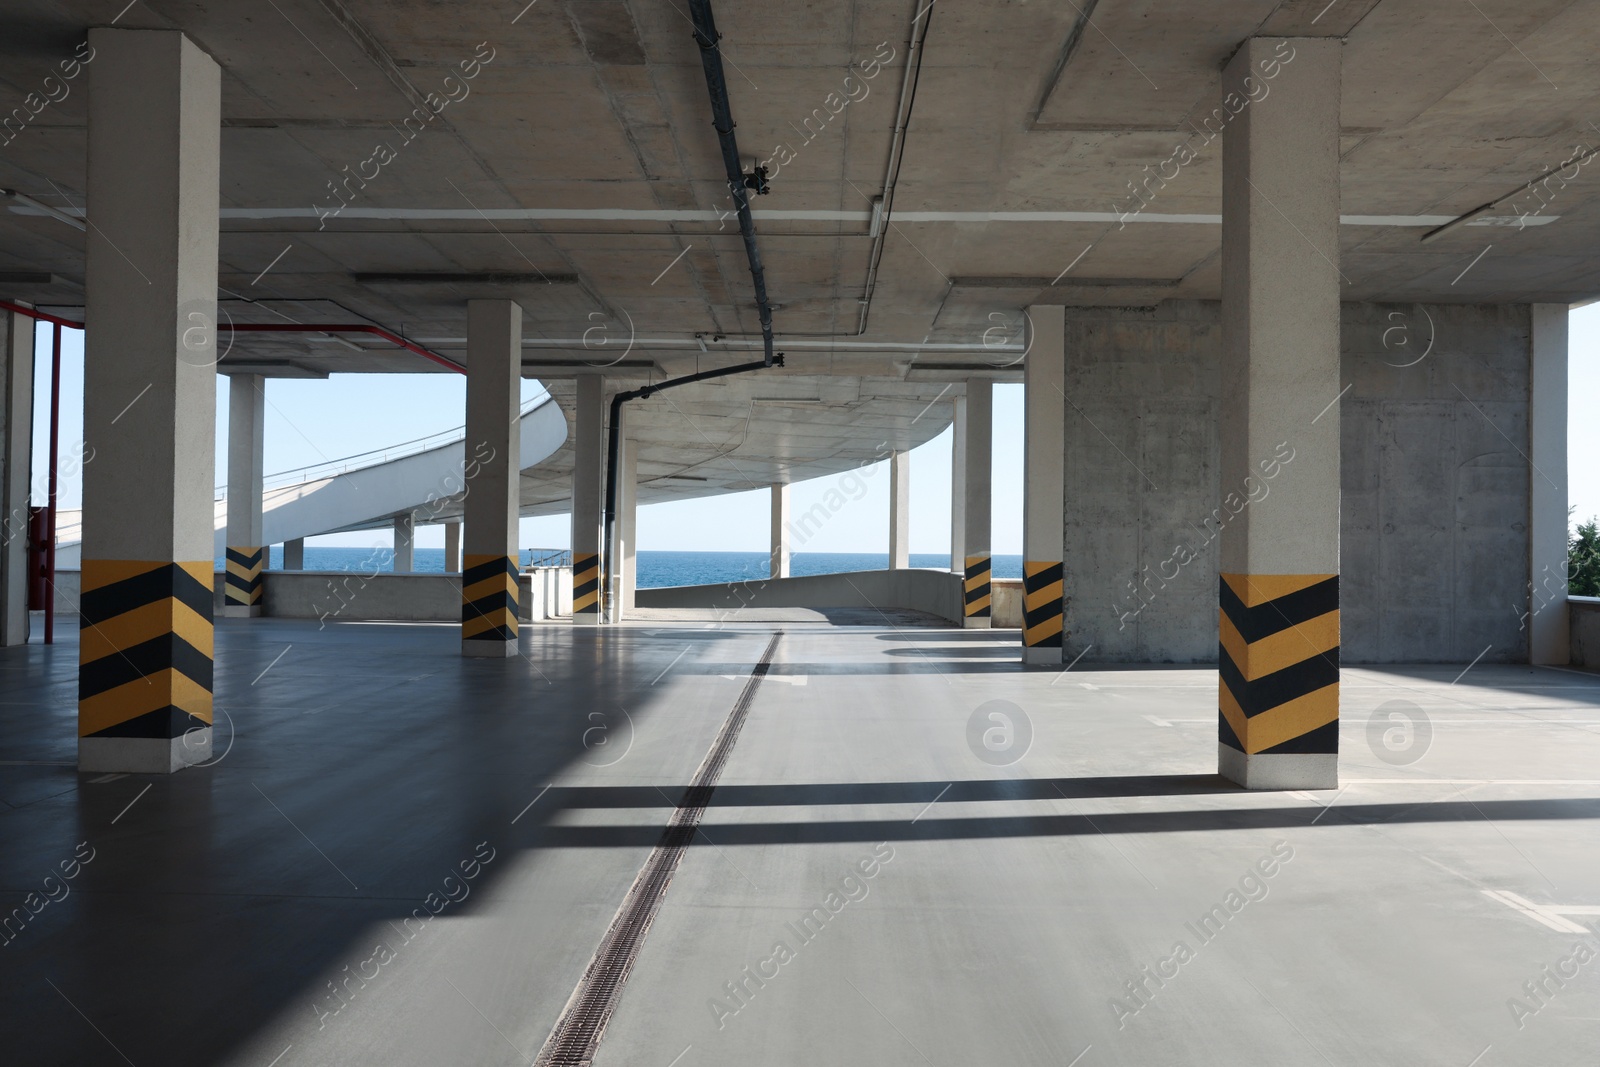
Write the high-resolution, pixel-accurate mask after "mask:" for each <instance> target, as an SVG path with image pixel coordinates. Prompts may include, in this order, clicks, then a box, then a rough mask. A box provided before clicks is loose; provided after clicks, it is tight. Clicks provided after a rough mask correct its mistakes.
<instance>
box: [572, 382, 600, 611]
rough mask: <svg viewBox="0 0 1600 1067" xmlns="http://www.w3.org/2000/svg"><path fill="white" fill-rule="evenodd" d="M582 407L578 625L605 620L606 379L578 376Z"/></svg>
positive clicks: (576, 471) (576, 421) (576, 473)
mask: <svg viewBox="0 0 1600 1067" xmlns="http://www.w3.org/2000/svg"><path fill="white" fill-rule="evenodd" d="M575 406H576V408H577V410H576V411H575V412H574V413H573V420H572V422H573V433H574V434H575V435H576V438H577V439H576V441H575V442H574V445H573V466H572V621H573V622H574V623H576V624H578V625H579V626H596V625H598V624H599V623H600V621H601V618H600V539H601V537H603V536H604V532H603V531H602V529H601V527H602V526H603V525H604V523H605V517H604V515H603V513H602V511H601V508H602V507H603V506H604V504H603V501H602V499H601V498H602V496H603V495H604V492H605V457H606V396H605V379H604V378H603V377H601V376H600V375H598V374H580V375H578V396H577V403H576V405H575Z"/></svg>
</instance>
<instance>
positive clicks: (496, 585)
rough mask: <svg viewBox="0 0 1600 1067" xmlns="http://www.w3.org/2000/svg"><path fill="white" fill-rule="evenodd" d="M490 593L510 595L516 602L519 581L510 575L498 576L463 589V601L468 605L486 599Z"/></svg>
mask: <svg viewBox="0 0 1600 1067" xmlns="http://www.w3.org/2000/svg"><path fill="white" fill-rule="evenodd" d="M490 593H510V594H511V597H512V599H513V600H515V599H516V597H517V579H515V578H513V577H511V575H509V574H496V575H492V576H490V577H488V578H484V579H482V580H481V581H476V582H473V583H472V584H471V585H465V586H462V587H461V599H462V600H464V601H466V602H468V603H471V602H472V601H474V600H478V599H481V598H482V597H486V596H488V595H489V594H490Z"/></svg>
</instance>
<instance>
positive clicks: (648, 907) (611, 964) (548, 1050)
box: [534, 630, 783, 1067]
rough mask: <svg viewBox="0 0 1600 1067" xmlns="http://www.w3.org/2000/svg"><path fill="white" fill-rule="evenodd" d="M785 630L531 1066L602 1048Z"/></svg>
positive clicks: (552, 1065) (754, 673) (581, 1061)
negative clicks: (668, 892) (630, 979)
mask: <svg viewBox="0 0 1600 1067" xmlns="http://www.w3.org/2000/svg"><path fill="white" fill-rule="evenodd" d="M782 636H783V631H781V630H780V631H778V632H777V633H775V634H773V635H772V640H771V641H769V642H768V643H767V648H766V651H765V652H763V653H761V659H760V661H759V662H758V663H756V665H755V667H754V668H753V669H752V670H751V671H750V677H749V679H748V680H747V681H746V682H745V683H744V689H742V690H741V691H740V692H739V699H738V700H736V701H734V704H733V710H732V711H730V712H729V713H728V717H727V719H726V720H724V721H723V723H722V729H721V730H720V731H718V733H717V739H716V741H715V742H714V743H713V744H712V746H711V751H710V752H708V753H706V758H705V759H704V760H703V761H702V762H701V764H700V768H699V770H697V771H695V775H694V778H693V780H691V781H690V783H689V788H688V789H687V790H686V791H685V792H684V794H683V799H681V800H679V801H678V806H677V808H676V809H674V810H673V812H672V818H671V819H670V820H668V822H667V826H666V829H665V830H663V831H662V832H661V840H660V841H658V842H656V847H655V848H654V849H653V850H652V851H651V853H650V858H649V859H647V860H645V863H644V866H643V867H641V868H640V869H639V875H638V877H637V878H635V879H634V880H633V885H632V886H631V887H630V888H629V889H628V895H627V896H625V897H623V898H622V906H621V907H620V908H618V909H617V915H616V918H614V919H612V920H611V925H610V926H609V927H607V928H606V933H605V937H603V938H602V939H601V941H600V948H599V950H598V951H596V952H595V955H594V959H593V960H591V961H590V963H589V967H588V969H587V970H585V971H584V974H583V978H582V980H581V981H579V982H578V988H576V989H574V990H573V991H572V996H571V997H569V998H568V999H567V1006H566V1007H565V1008H564V1009H562V1012H561V1018H560V1019H558V1020H557V1021H556V1025H555V1028H554V1029H553V1030H551V1031H550V1036H549V1037H548V1038H547V1039H546V1040H545V1043H544V1048H542V1049H541V1050H540V1051H539V1056H538V1058H537V1059H536V1060H535V1061H534V1063H535V1064H536V1067H589V1064H590V1062H591V1061H592V1060H593V1059H594V1053H595V1049H597V1048H599V1046H600V1039H601V1038H602V1037H603V1036H604V1035H605V1029H606V1022H607V1020H609V1019H610V1018H611V1012H612V1011H613V1010H614V1009H615V1008H616V1006H617V1001H618V1000H619V999H620V998H621V996H622V986H623V983H624V982H626V981H627V980H628V974H629V972H631V971H632V970H633V962H634V960H636V959H637V958H638V956H639V949H640V948H641V947H643V945H644V939H645V935H646V934H648V933H649V932H650V924H651V923H652V922H654V921H655V917H656V912H658V911H659V910H661V901H662V900H663V899H664V898H665V897H666V894H667V885H668V883H670V882H671V881H672V876H673V874H674V873H676V872H677V870H678V863H679V861H680V860H682V859H683V853H684V851H685V850H686V849H687V848H688V847H689V842H690V841H692V840H693V839H694V835H695V833H696V831H697V829H698V827H699V826H700V820H701V818H702V817H703V816H704V815H705V811H706V807H707V805H709V804H710V803H711V794H712V793H713V792H714V791H715V790H716V787H717V779H718V778H719V777H721V775H722V767H723V764H725V763H727V762H728V756H729V755H730V754H731V753H732V752H733V746H734V744H735V743H736V742H737V741H738V740H739V731H740V729H741V728H743V726H744V720H745V716H746V715H747V714H748V713H749V711H750V702H751V701H752V700H753V699H754V698H755V695H756V687H757V686H759V685H760V684H761V679H762V678H765V677H766V675H767V669H768V668H769V667H770V666H771V665H772V654H773V653H774V652H775V651H777V648H778V639H779V638H781V637H782Z"/></svg>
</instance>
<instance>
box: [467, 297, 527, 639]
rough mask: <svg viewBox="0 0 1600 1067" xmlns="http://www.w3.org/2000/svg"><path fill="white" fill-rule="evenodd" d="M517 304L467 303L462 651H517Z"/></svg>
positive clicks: (519, 326)
mask: <svg viewBox="0 0 1600 1067" xmlns="http://www.w3.org/2000/svg"><path fill="white" fill-rule="evenodd" d="M521 405H522V306H521V305H520V304H518V303H516V302H515V301H511V300H469V301H467V429H466V434H467V436H466V446H467V451H466V470H465V472H464V473H465V475H466V498H465V499H464V500H463V501H462V521H463V522H464V523H465V524H466V528H467V529H466V559H465V560H464V561H463V562H462V566H461V654H462V655H463V656H476V657H484V658H505V657H508V656H515V655H516V654H517V625H518V623H517V619H518V612H517V575H518V573H519V567H518V560H517V508H518V505H519V503H520V502H521V481H520V477H519V476H520V473H521V469H522V420H521V418H520V417H519V415H520V408H521Z"/></svg>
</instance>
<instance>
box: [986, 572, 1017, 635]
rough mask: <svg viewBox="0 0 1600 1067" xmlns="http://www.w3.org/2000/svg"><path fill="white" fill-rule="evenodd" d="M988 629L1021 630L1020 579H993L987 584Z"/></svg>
mask: <svg viewBox="0 0 1600 1067" xmlns="http://www.w3.org/2000/svg"><path fill="white" fill-rule="evenodd" d="M989 627H990V628H991V629H994V630H1020V629H1022V579H1021V578H995V579H993V580H991V581H990V582H989Z"/></svg>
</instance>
